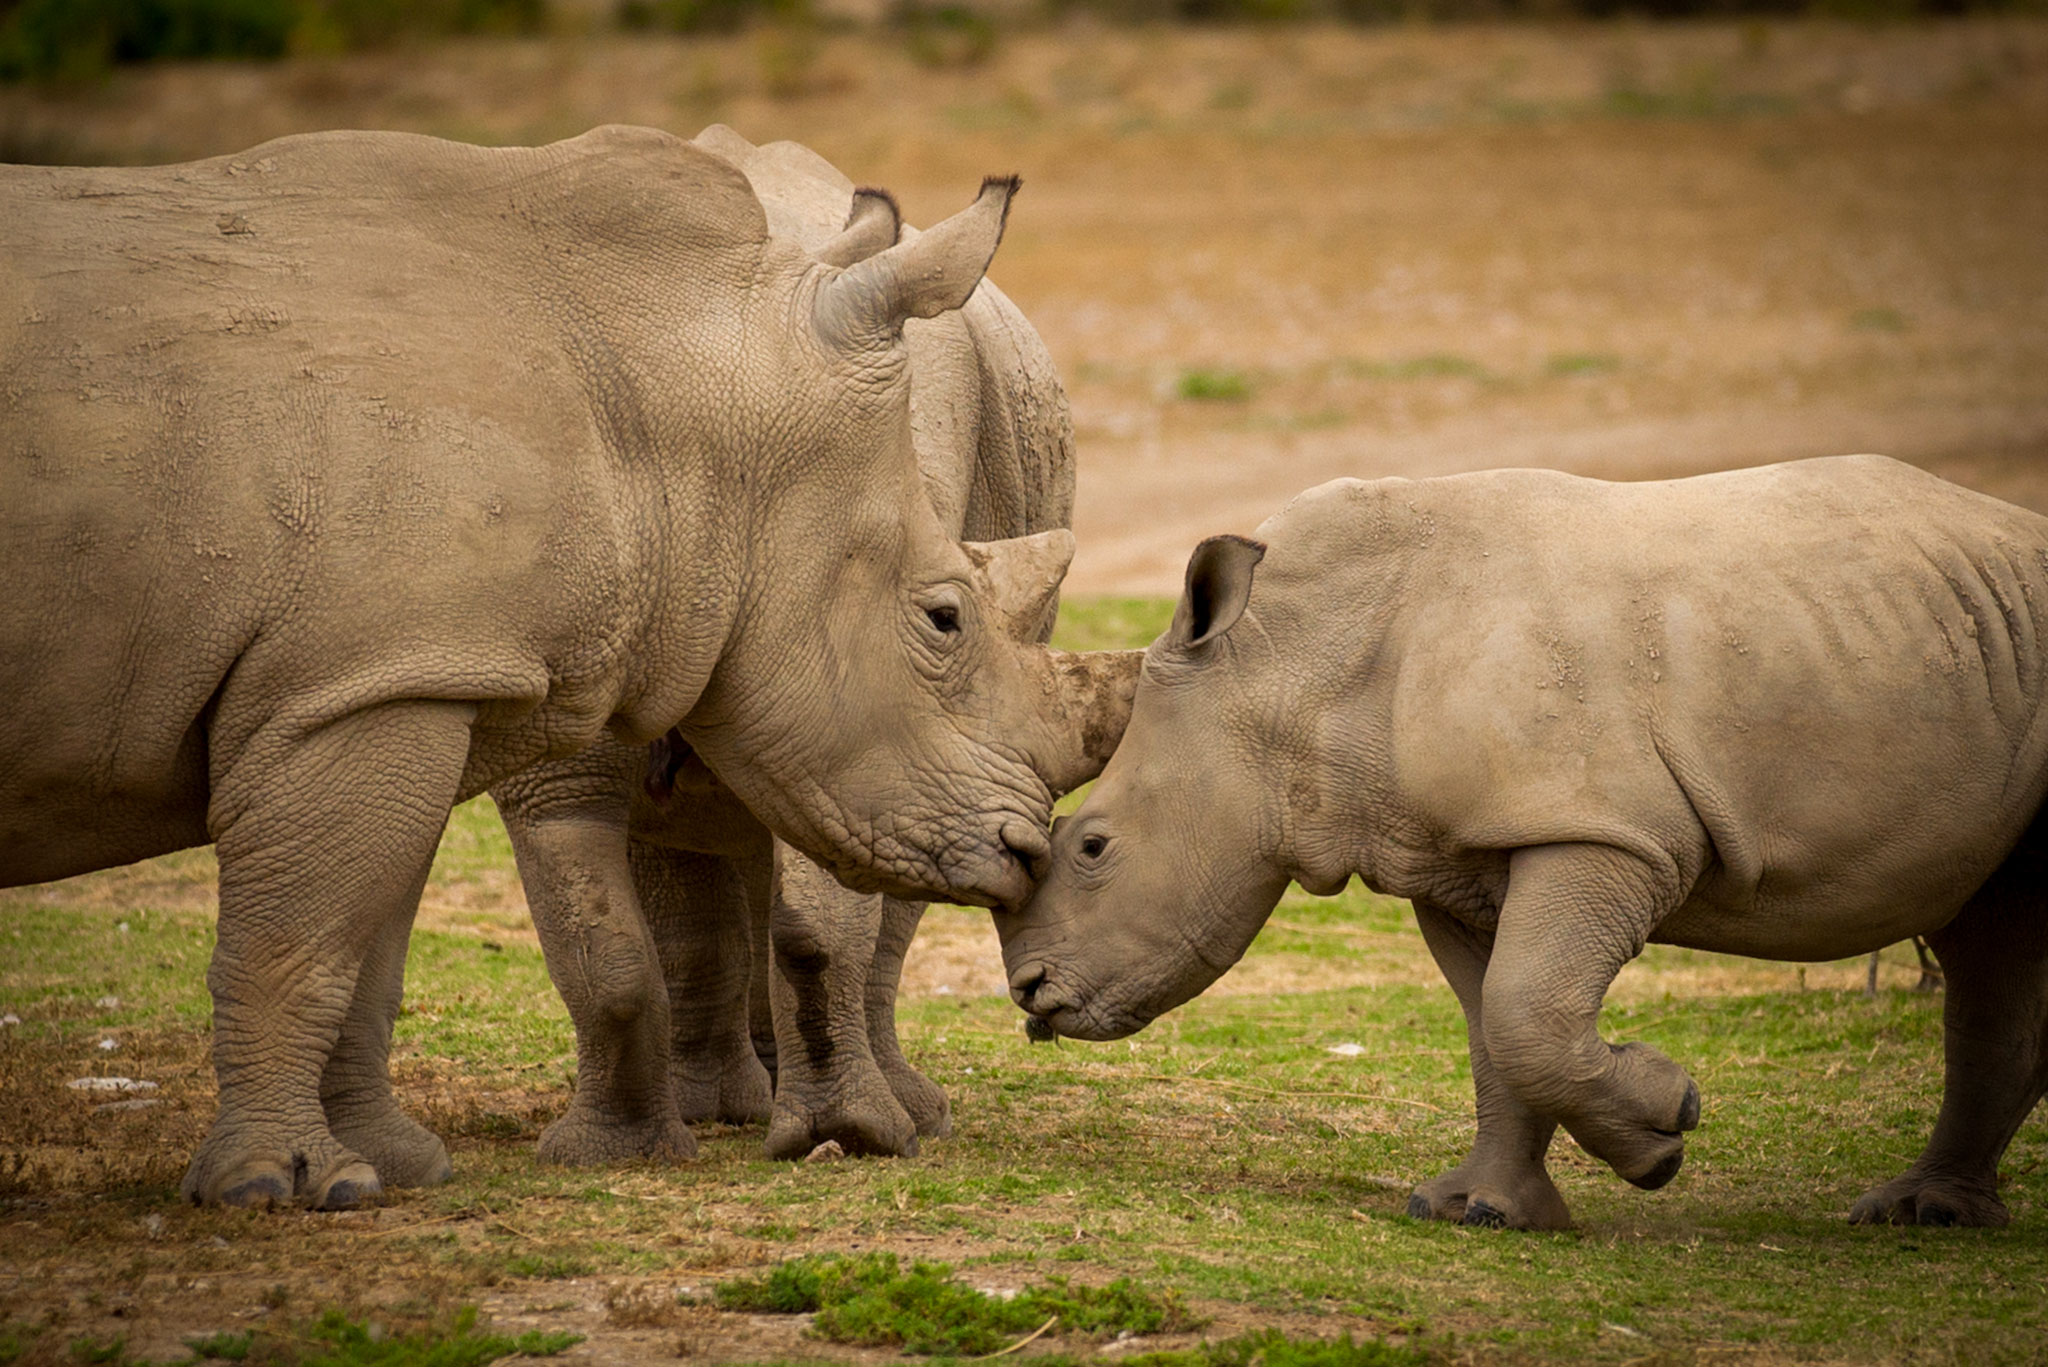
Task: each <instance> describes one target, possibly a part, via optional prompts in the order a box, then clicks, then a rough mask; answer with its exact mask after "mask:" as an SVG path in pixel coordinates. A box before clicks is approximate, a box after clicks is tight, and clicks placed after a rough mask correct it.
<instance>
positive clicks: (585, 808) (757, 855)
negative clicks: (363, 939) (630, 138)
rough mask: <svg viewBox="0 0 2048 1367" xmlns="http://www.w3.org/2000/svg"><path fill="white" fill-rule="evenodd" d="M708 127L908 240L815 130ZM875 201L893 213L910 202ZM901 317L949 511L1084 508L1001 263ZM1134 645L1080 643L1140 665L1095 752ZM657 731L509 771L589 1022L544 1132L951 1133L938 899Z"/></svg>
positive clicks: (797, 1139)
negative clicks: (821, 844)
mask: <svg viewBox="0 0 2048 1367" xmlns="http://www.w3.org/2000/svg"><path fill="white" fill-rule="evenodd" d="M697 144H698V145H699V146H701V147H704V148H706V149H707V150H709V151H711V152H714V153H716V154H718V155H719V156H721V157H723V158H724V159H725V160H727V161H729V162H731V163H732V164H733V165H735V166H737V167H738V168H739V169H740V170H741V171H742V172H744V173H745V174H746V175H747V177H748V179H749V181H750V182H751V183H752V185H753V187H754V189H755V192H756V193H757V194H758V195H759V196H760V198H761V201H762V204H763V207H764V208H765V210H766V212H767V215H768V222H769V227H770V230H771V231H772V232H773V233H774V234H775V235H776V236H778V237H782V238H786V239H788V240H790V241H792V242H797V243H799V244H801V245H803V246H805V247H806V248H809V249H810V250H812V251H821V250H825V249H826V248H827V246H828V244H831V243H833V242H835V241H837V242H838V243H839V244H840V246H839V250H840V252H841V254H842V259H844V258H845V257H848V256H852V255H855V254H872V253H873V252H876V251H880V250H883V249H885V248H887V247H890V246H893V245H895V242H896V236H895V233H894V232H893V231H892V232H888V233H886V234H882V233H878V234H877V235H875V236H873V237H872V238H870V239H869V240H867V241H865V242H856V241H851V240H849V239H848V238H847V236H846V235H845V231H844V230H845V229H846V227H847V220H848V218H849V207H850V206H852V205H854V204H855V200H854V187H853V184H852V183H851V182H850V181H848V180H847V179H846V178H845V177H844V176H843V175H841V174H840V173H839V172H838V171H837V170H836V169H835V168H833V167H832V166H831V164H830V163H828V162H826V161H825V160H824V159H822V158H821V157H819V156H818V155H817V154H816V153H814V152H812V151H810V150H809V149H807V148H804V147H801V146H799V145H797V144H795V143H788V142H783V143H774V144H770V145H768V146H765V147H755V146H754V145H752V144H751V143H749V142H747V141H746V140H745V139H743V138H741V137H740V136H739V135H738V134H737V133H735V132H733V131H732V130H731V129H728V128H724V127H716V126H714V127H712V128H709V129H707V130H705V132H703V133H702V134H700V135H699V136H698V138H697ZM876 225H877V226H878V227H883V226H888V227H893V225H894V220H893V217H890V218H888V219H886V220H884V219H882V218H879V217H878V218H877V220H876ZM905 232H906V233H910V232H911V230H907V229H906V230H905ZM911 235H914V234H911ZM904 338H905V342H906V344H907V346H908V350H909V374H910V428H911V444H912V446H913V448H914V449H915V451H916V453H917V460H918V465H919V468H920V469H921V470H922V472H923V474H924V479H925V486H926V488H927V490H928V491H929V492H930V494H931V497H932V502H933V505H934V507H935V509H936V511H937V513H938V517H939V521H940V524H941V525H942V526H943V527H945V528H946V530H947V531H948V533H949V534H952V535H956V536H959V535H964V536H966V537H969V538H972V539H974V540H977V541H983V540H994V539H998V538H1003V537H1010V536H1023V535H1028V534H1031V533H1035V532H1042V531H1047V530H1050V529H1053V528H1056V527H1064V526H1066V525H1067V522H1068V519H1069V516H1070V514H1071V511H1072V507H1073V436H1072V426H1071V423H1070V421H1069V419H1068V417H1067V406H1066V398H1065V395H1064V394H1063V393H1062V391H1061V389H1060V386H1059V381H1058V378H1057V376H1056V375H1055V373H1054V371H1053V367H1052V360H1051V357H1050V356H1049V355H1047V354H1046V352H1045V349H1044V347H1043V345H1042V344H1041V343H1040V342H1039V340H1038V337H1037V335H1036V334H1035V333H1034V332H1032V330H1031V328H1030V326H1029V324H1028V323H1026V322H1025V321H1024V319H1023V316H1022V315H1021V314H1019V313H1018V312H1017V310H1016V308H1015V306H1014V305H1012V304H1011V303H1010V302H1009V300H1008V299H1006V298H1004V297H1003V295H1002V294H1001V293H1000V292H999V291H997V290H996V288H995V286H994V285H993V284H991V283H989V282H987V281H984V282H983V283H982V285H981V287H980V288H979V289H977V290H976V291H975V293H974V295H973V297H972V298H970V299H969V300H968V302H967V304H966V306H965V307H963V308H962V309H960V310H959V311H957V312H954V313H948V314H943V315H941V316H939V317H937V318H933V319H930V320H923V319H913V320H912V321H911V322H910V323H908V324H906V326H905V328H904ZM1050 625H1051V616H1050V614H1049V613H1048V614H1047V615H1046V616H1045V618H1044V619H1043V620H1040V621H1034V622H1030V623H1023V624H1020V626H1021V627H1022V629H1023V632H1024V636H1025V639H1028V640H1030V641H1043V639H1044V638H1045V636H1046V634H1047V632H1048V630H1049V628H1050ZM1137 659H1138V656H1137V652H1125V653H1121V654H1119V655H1116V656H1101V657H1073V661H1074V663H1075V665H1076V667H1078V666H1079V665H1082V664H1085V665H1088V666H1090V667H1100V666H1103V665H1105V664H1107V665H1109V666H1110V667H1111V668H1113V669H1115V670H1116V672H1117V674H1118V675H1120V678H1121V687H1117V688H1113V689H1111V690H1109V692H1108V693H1106V694H1105V695H1104V699H1105V702H1106V703H1107V704H1109V705H1110V706H1111V707H1112V710H1113V712H1114V715H1113V716H1112V717H1110V718H1109V719H1107V720H1106V721H1103V720H1098V721H1097V723H1096V726H1095V730H1094V750H1093V752H1092V753H1091V754H1090V756H1089V765H1088V772H1087V773H1086V774H1085V775H1082V776H1086V777H1092V775H1093V771H1094V770H1095V769H1099V767H1100V765H1101V762H1102V760H1104V759H1106V758H1107V755H1108V750H1109V747H1110V746H1112V745H1113V744H1114V741H1115V732H1117V731H1120V730H1121V725H1122V715H1123V711H1124V710H1126V709H1127V708H1128V706H1129V696H1130V687H1131V686H1132V685H1133V684H1135V682H1136V668H1137ZM655 751H656V753H655V756H654V760H653V764H654V767H653V771H652V772H651V773H649V772H647V768H648V755H647V752H646V750H645V749H644V748H643V747H634V746H628V745H625V744H624V743H622V742H616V741H607V742H600V743H599V744H597V745H595V746H592V747H591V748H590V749H588V750H585V751H583V752H582V753H581V754H578V755H575V756H572V757H570V758H569V759H566V760H557V761H554V762H551V763H548V764H543V765H536V766H534V767H532V768H530V769H527V770H525V771H523V772H522V773H520V774H518V775H516V776H514V777H513V778H511V779H509V780H507V781H506V782H504V783H501V784H499V785H498V786H497V787H496V788H494V789H493V790H492V792H493V796H494V797H495V798H496V799H497V801H498V804H499V806H500V808H501V810H502V811H503V812H504V815H505V820H506V825H507V828H508V830H510V832H511V834H512V840H513V849H514V852H515V853H516V855H517V857H518V860H519V865H520V870H521V874H522V876H523V878H524V881H525V884H526V890H527V897H528V901H529V904H530V905H531V907H532V909H533V916H534V924H535V927H536V928H537V929H538V930H539V932H540V938H541V945H542V947H543V949H544V950H545V951H546V953H547V958H548V966H549V970H550V972H551V973H552V974H553V976H554V979H555V981H556V983H557V985H558V986H559V987H560V989H561V991H562V994H563V998H564V1000H565V1001H566V1002H567V1003H568V1005H569V1009H570V1015H571V1018H572V1019H573V1020H574V1022H575V1026H576V1035H577V1055H578V1062H577V1070H576V1093H575V1097H574V1099H573V1101H572V1103H571V1106H570V1109H569V1111H568V1112H567V1114H565V1115H564V1116H563V1117H562V1118H561V1119H560V1120H558V1121H557V1122H556V1123H555V1124H554V1125H552V1126H551V1127H550V1128H549V1129H548V1131H547V1133H546V1134H544V1135H543V1136H542V1138H541V1143H540V1152H541V1154H542V1155H543V1156H544V1157H547V1158H549V1159H553V1160H556V1161H560V1162H586V1163H587V1162H609V1161H615V1160H618V1159H621V1158H627V1157H637V1156H686V1155H688V1154H690V1153H692V1152H694V1149H695V1141H694V1140H693V1139H692V1138H691V1135H690V1132H689V1128H688V1122H691V1121H699V1120H721V1121H727V1122H731V1123H735V1124H743V1123H747V1122H750V1121H757V1120H770V1121H771V1124H770V1131H769V1135H768V1150H769V1152H770V1154H771V1155H774V1156H777V1157H801V1156H802V1155H803V1154H804V1153H807V1152H808V1151H809V1150H810V1149H811V1148H813V1147H814V1146H816V1145H817V1144H819V1143H822V1142H824V1141H826V1140H836V1141H837V1142H839V1143H840V1144H841V1145H842V1147H844V1148H845V1149H846V1150H847V1151H848V1152H864V1153H891V1154H901V1153H913V1152H915V1151H916V1147H917V1137H918V1136H919V1135H920V1134H923V1135H940V1134H944V1133H946V1131H947V1129H948V1127H949V1124H950V1120H949V1111H948V1105H947V1101H946V1095H945V1093H944V1092H943V1091H941V1090H940V1089H939V1088H938V1087H936V1086H935V1085H933V1084H932V1083H931V1082H930V1081H929V1080H928V1079H927V1078H925V1077H924V1076H923V1075H922V1074H920V1073H918V1072H917V1071H916V1070H914V1069H913V1068H911V1067H910V1065H909V1064H908V1063H907V1062H906V1061H905V1060H904V1057H903V1054H902V1050H901V1048H900V1047H899V1045H898V1043H897V1039H896V1019H895V1008H896V987H897V981H898V978H899V976H900V974H901V971H902V966H903V955H904V952H905V950H906V949H907V948H908V946H909V942H910V938H911V936H912V935H913V934H914V933H915V932H916V929H917V925H918V921H919V919H920V918H921V917H922V916H923V914H924V904H923V903H921V902H908V901H903V900H901V899H898V898H894V897H886V898H885V897H883V896H881V895H880V894H874V895H863V894H861V893H857V892H853V891H850V890H849V889H847V888H845V887H842V886H841V885H840V884H839V883H837V882H836V881H834V880H833V879H832V878H830V877H829V876H826V875H824V874H823V873H821V872H820V871H819V869H818V867H817V866H816V865H815V864H813V863H811V862H810V861H809V860H807V859H805V858H804V857H803V856H802V855H800V854H797V853H796V852H794V851H792V850H791V849H790V848H789V847H788V846H786V845H783V844H781V843H780V842H778V841H775V840H774V839H773V838H772V837H771V836H770V835H769V834H768V831H767V829H766V828H765V827H764V826H762V825H761V823H760V822H758V821H756V820H755V819H754V818H753V817H752V816H751V815H750V814H749V813H748V812H747V810H746V809H745V808H744V807H743V806H741V805H740V804H739V803H738V801H737V800H736V799H734V797H733V796H732V794H731V792H730V790H728V789H726V788H725V786H724V785H723V784H720V783H719V782H718V781H717V779H716V778H715V777H714V776H713V775H712V774H711V773H710V772H709V770H707V769H706V768H705V766H704V764H703V762H702V760H700V759H698V758H697V757H696V755H695V754H694V753H693V752H691V751H690V750H689V748H688V746H687V745H686V744H684V743H683V741H682V739H681V737H680V736H679V735H677V734H675V733H671V735H670V736H669V737H668V738H666V739H665V741H664V742H662V743H658V744H657V746H656V747H655ZM643 778H644V780H645V781H643ZM622 822H623V823H624V824H625V826H626V831H625V836H624V839H623V840H622V839H621V836H620V832H619V830H618V827H619V825H620V823H622ZM622 856H623V858H624V859H625V863H624V864H621V863H620V862H619V860H620V858H621V857H622ZM607 861H609V868H606V867H605V865H606V863H607ZM771 907H772V917H771ZM771 926H772V931H771ZM771 939H772V943H773V953H772V955H771V953H770V952H769V949H768V946H769V944H770V941H771ZM771 974H772V981H771ZM771 1001H772V1003H773V1010H772V1015H771V1011H770V1009H769V1007H770V1002H771ZM750 1007H751V1010H750ZM771 1070H772V1071H771ZM771 1078H772V1087H773V1099H772V1107H771ZM771 1116H772V1118H771Z"/></svg>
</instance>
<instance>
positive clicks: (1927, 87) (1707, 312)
mask: <svg viewBox="0 0 2048 1367" xmlns="http://www.w3.org/2000/svg"><path fill="white" fill-rule="evenodd" d="M1958 10H1961V11H1966V12H1954V11H1958ZM0 72H4V73H5V77H6V79H5V80H4V81H0V159H6V160H14V161H35V162H100V161H105V162H144V161H167V160H182V159H188V158H196V157H203V156H210V155H217V154H221V153H226V152H232V151H237V150H240V149H242V148H245V147H247V146H250V145H252V144H254V143H257V142H260V141H262V140H264V139H266V138H270V137H275V136H280V135H283V134H287V133H293V132H299V131H304V130H308V129H316V128H327V127H338V126H354V127H381V128H395V129H406V130H412V131H418V132H424V133H432V134H437V135H440V136H445V137H454V138H461V139H466V140H470V141H476V142H486V143H510V142H537V141H547V140H551V139H554V138H559V137H563V136H569V135H573V134H575V133H578V132H581V131H583V130H584V129H586V128H588V127H590V126H592V125H594V124H598V123H605V122H632V123H642V124H650V125H654V126H657V127H662V128H666V129H669V130H672V131H674V132H676V133H679V134H682V135H684V136H690V135H693V134H694V133H696V132H697V131H698V130H699V129H701V128H702V127H704V126H705V125H706V124H709V123H712V122H724V123H729V124H731V125H733V126H734V127H736V128H738V129H739V130H740V131H741V132H742V133H744V134H745V135H746V136H748V137H749V138H752V139H754V140H755V141H769V140H772V139H776V138H795V139H798V140H801V141H803V142H805V143H808V144H809V145H811V146H813V147H815V148H817V149H818V150H819V151H820V152H822V153H823V154H824V155H826V156H827V157H829V158H830V159H831V160H832V161H834V162H835V163H837V164H838V165H839V166H840V167H841V168H842V169H843V170H845V171H846V172H847V174H848V175H849V176H851V177H853V178H854V179H855V180H857V181H861V182H865V183H873V184H880V185H886V186H889V187H891V188H892V189H894V190H896V191H897V192H898V194H899V196H900V197H901V198H902V200H903V202H904V205H905V208H906V211H907V213H908V216H909V217H910V219H911V221H913V222H916V223H929V222H931V221H933V220H935V219H937V218H940V217H943V216H944V215H945V214H947V213H950V212H952V211H953V210H954V209H956V208H958V207H960V206H961V205H963V204H965V203H966V202H967V200H968V199H969V198H970V197H971V196H972V194H973V192H974V187H975V185H976V184H977V183H978V179H979V177H980V176H981V175H982V174H983V173H985V172H993V171H1018V172H1021V173H1022V174H1023V176H1024V179H1025V183H1026V190H1025V193H1024V196H1023V198H1022V199H1020V201H1019V202H1018V206H1017V211H1016V213H1015V215H1014V216H1013V218H1012V220H1011V229H1010V234H1009V237H1008V239H1007V241H1006V242H1005V244H1004V246H1003V249H1002V251H1001V253H1000V255H999V256H998V258H997V260H996V264H995V269H994V271H993V275H994V277H995V279H996V280H997V281H998V282H999V283H1000V284H1002V285H1003V287H1004V288H1005V289H1007V290H1008V291H1009V292H1010V293H1011V294H1012V295H1013V296H1014V297H1016V299H1017V300H1018V302H1019V303H1020V304H1021V305H1022V306H1023V308H1024V309H1025V311H1026V313H1027V314H1028V315H1029V316H1030V317H1031V318H1032V320H1033V321H1034V322H1035V323H1036V325H1037V326H1038V328H1039V329H1040V331H1041V332H1042V333H1043V334H1044V335H1045V337H1046V340H1047V342H1048V343H1049V344H1050V346H1051V347H1052V350H1053V353H1054V356H1055V358H1056V359H1057V360H1058V362H1059V364H1060V368H1061V373H1062V375H1063V376H1064V378H1065V380H1066V383H1067V385H1068V389H1069V392H1070V394H1071V396H1072V398H1073V403H1074V413H1075V420H1076V425H1077V430H1078V434H1079V439H1080V443H1081V458H1082V462H1083V465H1082V476H1081V490H1080V499H1081V503H1080V509H1079V515H1078V519H1077V531H1078V532H1079V534H1080V540H1081V547H1082V549H1081V553H1080V556H1079V559H1078V560H1077V562H1076V567H1075V571H1074V577H1073V580H1072V581H1071V588H1072V589H1073V590H1075V591H1077V592H1080V593H1083V594H1087V593H1129V594H1164V593H1171V592H1174V591H1175V590H1176V589H1177V587H1178V581H1179V574H1180V565H1181V563H1182V560H1183V558H1184V557H1185V554H1186V550H1187V548H1188V546H1190V545H1191V544H1192V543H1193V542H1194V541H1195V540H1196V539H1198V538H1199V537H1200V536H1202V535H1205V534H1208V533H1212V532H1217V531H1224V530H1250V529H1251V528H1252V527H1254V526H1256V525H1257V523H1258V522H1259V521H1260V519H1261V518H1263V517H1264V516H1265V515H1267V514H1268V513H1270V512H1272V511H1273V510H1275V509H1276V508H1277V507H1278V506H1279V505H1280V504H1281V503H1282V502H1284V501H1285V499H1286V498H1287V497H1288V496H1290V495H1291V494H1293V493H1294V492H1296V491H1298V490H1299V489H1301V488H1304V487H1306V486H1308V485H1311V484H1314V483H1317V482H1320V481H1322V480H1324V479H1328V478H1331V477H1333V476H1336V475H1341V474H1354V475H1364V476H1377V475H1383V474H1407V475H1423V474H1433V473H1442V472H1448V471H1454V470H1461V469H1471V468H1477V467H1483V466H1490V465H1531V464H1540V465H1551V466H1558V467H1561V468H1568V469H1574V470H1578V471H1581V472H1585V473H1591V474H1598V475H1604V476H1609V477H1654V476H1663V475H1676V474H1684V473H1690V472H1694V471H1698V470H1705V469H1713V468H1724V467H1728V466H1735V465H1744V464H1752V463H1757V462H1760V461H1766V460H1776V459H1785V458H1790V457H1794V456H1803V455H1820V454H1829V453H1836V452H1843V451H1851V450H1878V451H1884V452H1888V453H1890V454H1893V455H1897V456H1901V457H1903V458H1907V459H1911V460H1915V461H1917V462H1920V463H1922V464H1925V465H1927V466H1929V467H1930V468H1933V469H1936V470H1937V471H1939V472H1940V473H1942V474H1945V475H1948V476H1949V477H1951V478H1956V479H1960V480H1962V481H1964V482H1966V483H1973V484H1976V485H1978V486H1980V487H1983V488H1986V489H1989V490H1991V491H1992V492H1995V493H1999V494H2001V495H2002V496H2005V497H2008V498H2013V499H2015V500H2017V501H2020V502H2025V503H2029V504H2031V505H2033V506H2035V507H2038V508H2042V509H2044V510H2048V155H2044V153H2043V150H2042V149H2043V148H2044V147H2048V17H2044V7H2043V5H2042V4H2041V3H2040V2H2039V0H2027V3H2022V4H2007V5H1987V6H1958V5H1957V4H1955V3H1953V0H1818V3H1797V4H1785V3H1747V2H1745V0H1729V2H1724V0H1652V3H1649V4H1628V5H1619V4H1614V3H1611V0H1589V3H1585V4H1572V3H1566V2H1565V0H1529V2H1528V3H1521V2H1519V0H1412V2H1404V0H1048V2H1047V3H1039V0H987V2H986V3H977V4H973V5H967V6H956V5H933V4H927V3H921V2H920V3H906V4H893V3H889V0H815V3H813V4H808V5H806V4H801V3H797V0H776V2H774V3H769V2H768V0H620V2H619V3H613V0H0Z"/></svg>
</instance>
